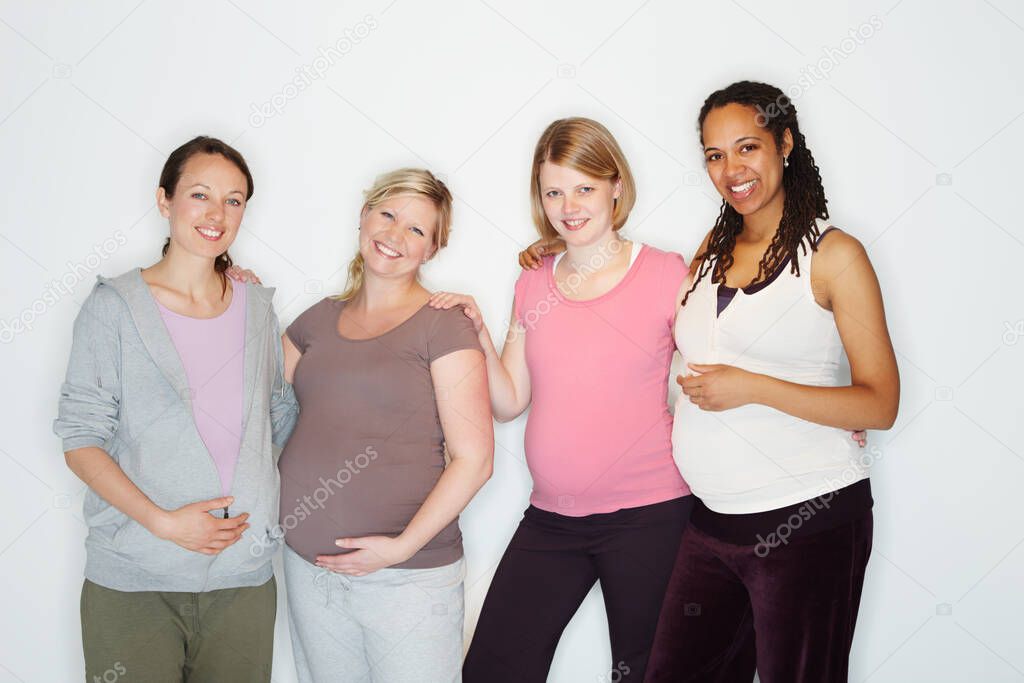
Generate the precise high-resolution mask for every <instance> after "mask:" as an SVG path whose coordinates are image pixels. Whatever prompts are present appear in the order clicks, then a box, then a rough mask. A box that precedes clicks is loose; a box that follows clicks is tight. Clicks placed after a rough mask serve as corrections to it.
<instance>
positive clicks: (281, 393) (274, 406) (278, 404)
mask: <svg viewBox="0 0 1024 683" xmlns="http://www.w3.org/2000/svg"><path fill="white" fill-rule="evenodd" d="M270 323H271V329H273V330H274V339H273V340H272V341H273V344H274V361H275V368H274V385H273V390H272V394H271V397H270V426H271V430H272V432H273V435H272V440H273V442H274V443H275V444H276V445H278V446H280V447H282V448H283V447H284V445H285V443H287V442H288V437H289V436H291V434H292V430H293V429H295V422H296V420H297V419H298V416H299V402H298V400H296V398H295V392H294V391H293V390H292V385H291V384H289V383H288V382H287V381H285V378H284V351H283V350H282V349H281V338H280V337H281V325H280V323H279V322H278V320H277V314H275V313H274V312H273V311H271V313H270Z"/></svg>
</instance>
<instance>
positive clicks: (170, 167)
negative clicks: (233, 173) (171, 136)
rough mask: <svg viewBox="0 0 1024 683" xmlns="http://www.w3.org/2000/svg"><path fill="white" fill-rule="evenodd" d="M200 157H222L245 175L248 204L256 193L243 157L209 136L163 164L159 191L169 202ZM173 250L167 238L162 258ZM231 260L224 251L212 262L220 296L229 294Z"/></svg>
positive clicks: (193, 142) (195, 139) (194, 142)
mask: <svg viewBox="0 0 1024 683" xmlns="http://www.w3.org/2000/svg"><path fill="white" fill-rule="evenodd" d="M197 154H219V155H221V156H222V157H224V158H225V159H227V160H228V161H230V162H231V163H233V164H234V165H235V166H236V167H237V168H238V170H239V171H241V172H242V175H244V176H245V184H246V193H245V200H246V201H249V199H250V198H251V197H252V193H253V184H252V173H250V172H249V165H248V164H246V163H245V158H244V157H243V156H242V155H241V153H240V152H239V151H238V150H237V149H235V148H234V147H232V146H231V145H229V144H227V143H226V142H224V141H222V140H218V139H217V138H211V137H208V136H206V135H200V136H198V137H195V138H192V139H191V140H189V141H188V142H186V143H185V144H184V145H182V146H181V147H179V148H178V149H176V150H174V151H173V152H171V154H170V156H168V157H167V161H166V162H164V168H163V170H162V171H160V187H162V188H163V190H164V194H166V195H167V197H168V198H172V197H173V196H174V190H175V188H177V187H178V181H179V180H181V173H182V171H183V170H184V169H185V164H186V163H188V160H189V159H191V158H192V157H194V156H196V155H197ZM170 248H171V238H170V237H168V238H167V241H166V242H164V248H163V249H162V250H161V251H160V255H161V256H166V255H167V250H168V249H170ZM233 263H234V262H233V261H232V260H231V257H230V256H228V253H227V252H226V251H225V252H224V253H223V254H221V256H220V258H218V259H216V260H215V261H214V262H213V269H214V270H215V271H216V272H217V274H218V275H220V279H221V296H223V295H224V292H226V291H227V287H228V281H227V277H226V276H225V275H224V271H226V270H227V269H228V268H230V267H231V266H232V265H233Z"/></svg>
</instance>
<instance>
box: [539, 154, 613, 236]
mask: <svg viewBox="0 0 1024 683" xmlns="http://www.w3.org/2000/svg"><path fill="white" fill-rule="evenodd" d="M539 184H540V196H541V204H542V206H543V207H544V215H546V216H547V219H548V221H549V222H550V223H551V225H553V226H554V228H555V231H556V232H558V235H559V237H561V238H562V239H564V240H565V241H566V243H567V244H573V245H577V246H583V245H587V244H594V243H595V242H598V241H600V240H601V239H603V238H605V237H607V236H608V233H609V232H611V230H612V213H613V211H614V209H615V200H616V199H618V197H619V193H620V192H621V184H620V183H619V182H618V181H611V180H605V179H602V178H594V177H593V176H589V175H587V174H585V173H583V172H582V171H577V170H576V169H574V168H570V167H568V166H559V165H558V164H554V163H551V162H550V161H545V162H544V163H543V164H541V167H540V173H539Z"/></svg>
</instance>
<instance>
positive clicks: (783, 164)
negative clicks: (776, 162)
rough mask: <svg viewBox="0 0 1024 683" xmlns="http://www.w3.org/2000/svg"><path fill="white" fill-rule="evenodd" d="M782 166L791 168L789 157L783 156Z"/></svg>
mask: <svg viewBox="0 0 1024 683" xmlns="http://www.w3.org/2000/svg"><path fill="white" fill-rule="evenodd" d="M782 168H789V157H782Z"/></svg>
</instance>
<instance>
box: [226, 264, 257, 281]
mask: <svg viewBox="0 0 1024 683" xmlns="http://www.w3.org/2000/svg"><path fill="white" fill-rule="evenodd" d="M224 274H225V275H227V276H228V277H229V278H231V279H232V280H235V281H236V282H241V283H246V282H251V283H253V284H254V285H262V284H263V281H262V280H260V277H259V275H257V274H256V273H254V272H252V271H251V270H249V269H248V268H242V267H241V266H231V267H230V268H228V269H227V270H225V271H224Z"/></svg>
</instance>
